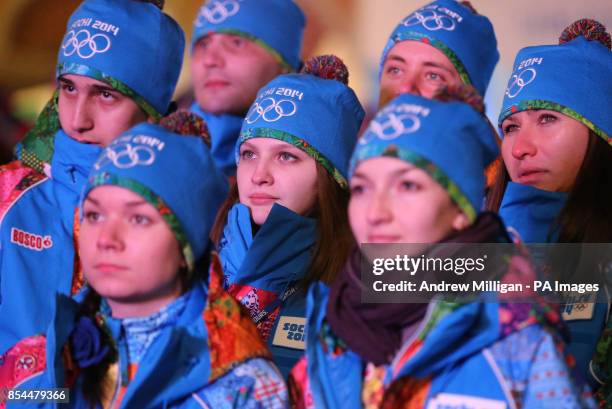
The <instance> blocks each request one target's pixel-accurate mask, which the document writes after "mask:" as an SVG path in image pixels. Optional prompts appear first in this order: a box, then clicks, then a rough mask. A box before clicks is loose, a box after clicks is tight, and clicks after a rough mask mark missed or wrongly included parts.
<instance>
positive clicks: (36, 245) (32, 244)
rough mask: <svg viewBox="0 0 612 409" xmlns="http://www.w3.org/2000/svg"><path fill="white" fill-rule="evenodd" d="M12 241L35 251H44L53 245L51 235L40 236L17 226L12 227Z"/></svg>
mask: <svg viewBox="0 0 612 409" xmlns="http://www.w3.org/2000/svg"><path fill="white" fill-rule="evenodd" d="M11 243H13V244H16V245H18V246H21V247H25V248H27V249H30V250H35V251H43V250H46V249H50V248H51V247H53V240H52V239H51V236H40V235H38V234H33V233H28V232H26V231H23V230H20V229H17V228H15V227H13V228H12V229H11Z"/></svg>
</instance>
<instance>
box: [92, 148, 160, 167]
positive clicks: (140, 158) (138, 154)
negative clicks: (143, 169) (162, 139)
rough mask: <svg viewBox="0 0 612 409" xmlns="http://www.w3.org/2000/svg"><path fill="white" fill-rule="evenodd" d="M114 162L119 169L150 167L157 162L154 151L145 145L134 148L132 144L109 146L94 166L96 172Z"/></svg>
mask: <svg viewBox="0 0 612 409" xmlns="http://www.w3.org/2000/svg"><path fill="white" fill-rule="evenodd" d="M109 162H112V164H113V165H115V167H117V168H119V169H130V168H133V167H134V166H149V165H151V164H153V162H155V153H154V152H153V149H151V148H150V147H148V146H144V145H136V146H133V145H132V144H130V143H126V144H117V145H114V146H113V145H111V146H108V147H107V148H106V149H105V150H104V154H103V155H102V156H101V157H100V159H98V161H97V162H96V164H95V165H94V167H95V169H96V170H99V169H100V168H101V167H102V166H105V165H107V164H108V163H109Z"/></svg>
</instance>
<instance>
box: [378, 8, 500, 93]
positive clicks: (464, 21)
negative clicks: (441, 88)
mask: <svg viewBox="0 0 612 409" xmlns="http://www.w3.org/2000/svg"><path fill="white" fill-rule="evenodd" d="M407 40H412V41H421V42H424V43H426V44H429V45H431V46H433V47H435V48H437V49H438V50H440V51H441V52H442V53H444V55H446V56H447V57H448V59H449V60H450V61H451V63H452V64H453V65H454V66H455V68H456V69H457V72H458V73H459V76H460V77H461V79H462V81H463V82H464V83H465V84H471V85H473V86H474V87H475V88H476V89H477V90H478V92H479V93H480V94H481V95H484V94H485V92H486V90H487V86H488V85H489V81H490V80H491V76H492V75H493V69H494V68H495V65H497V62H498V61H499V52H498V51H497V39H496V38H495V32H494V31H493V26H492V25H491V22H490V21H489V19H488V18H487V17H485V16H482V15H480V14H475V13H473V12H472V11H471V10H469V9H468V8H466V7H465V6H463V5H461V4H460V3H458V2H456V1H454V0H437V1H434V2H432V3H429V4H428V5H426V6H424V7H421V8H420V9H418V10H417V11H415V12H414V13H412V14H410V15H409V16H408V17H406V18H405V19H404V20H402V21H401V22H400V23H399V25H398V26H397V27H396V28H395V30H394V31H393V33H391V36H390V37H389V40H388V41H387V45H386V46H385V49H384V51H383V53H382V58H381V64H380V66H381V71H382V66H383V65H384V63H385V60H386V59H387V54H389V51H390V50H391V48H393V46H394V45H395V44H396V43H398V42H401V41H407Z"/></svg>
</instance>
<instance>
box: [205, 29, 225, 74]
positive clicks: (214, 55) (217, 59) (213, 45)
mask: <svg viewBox="0 0 612 409" xmlns="http://www.w3.org/2000/svg"><path fill="white" fill-rule="evenodd" d="M211 36H212V38H211V39H210V41H209V42H208V44H207V45H206V49H205V50H204V52H203V53H202V64H204V67H206V68H222V67H223V66H224V65H225V59H224V58H223V50H222V49H221V48H222V47H221V44H219V42H218V41H216V40H215V37H214V34H211Z"/></svg>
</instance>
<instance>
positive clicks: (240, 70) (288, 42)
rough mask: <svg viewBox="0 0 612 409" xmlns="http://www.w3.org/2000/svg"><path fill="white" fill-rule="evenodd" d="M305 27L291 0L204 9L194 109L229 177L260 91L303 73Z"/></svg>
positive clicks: (195, 45) (194, 46) (248, 0)
mask: <svg viewBox="0 0 612 409" xmlns="http://www.w3.org/2000/svg"><path fill="white" fill-rule="evenodd" d="M304 24H305V17H304V14H303V13H302V11H301V10H300V8H299V7H298V6H297V5H296V4H295V3H294V2H293V1H292V0H242V1H237V0H230V1H218V0H210V1H207V2H206V3H205V4H204V5H203V6H202V8H201V9H200V11H199V13H198V16H197V17H196V19H195V22H194V28H193V36H192V39H191V75H192V81H193V87H194V93H195V100H196V101H195V103H194V104H193V106H192V108H191V110H192V111H193V112H195V113H196V114H198V115H200V116H202V117H203V118H204V119H205V120H206V123H207V125H208V128H209V131H210V134H211V142H212V153H213V157H214V159H215V163H216V164H217V167H219V168H220V169H221V170H222V171H223V173H225V174H226V175H227V176H233V175H235V173H236V158H235V157H234V146H235V144H236V140H237V138H238V134H239V133H240V128H241V126H242V121H243V119H244V116H245V115H246V113H247V111H248V109H249V107H250V105H251V104H252V103H253V101H254V100H255V97H256V95H257V91H258V90H259V89H260V88H261V87H263V86H264V85H265V84H267V83H268V82H269V81H271V80H272V79H273V78H274V77H276V76H278V75H279V74H283V73H288V72H293V71H297V70H298V69H299V68H300V66H301V64H302V63H301V60H300V55H301V49H302V37H303V32H304ZM267 102H268V103H269V104H273V103H274V99H271V100H269V101H267ZM260 108H261V109H262V110H267V109H274V106H272V105H270V106H261V107H260Z"/></svg>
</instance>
